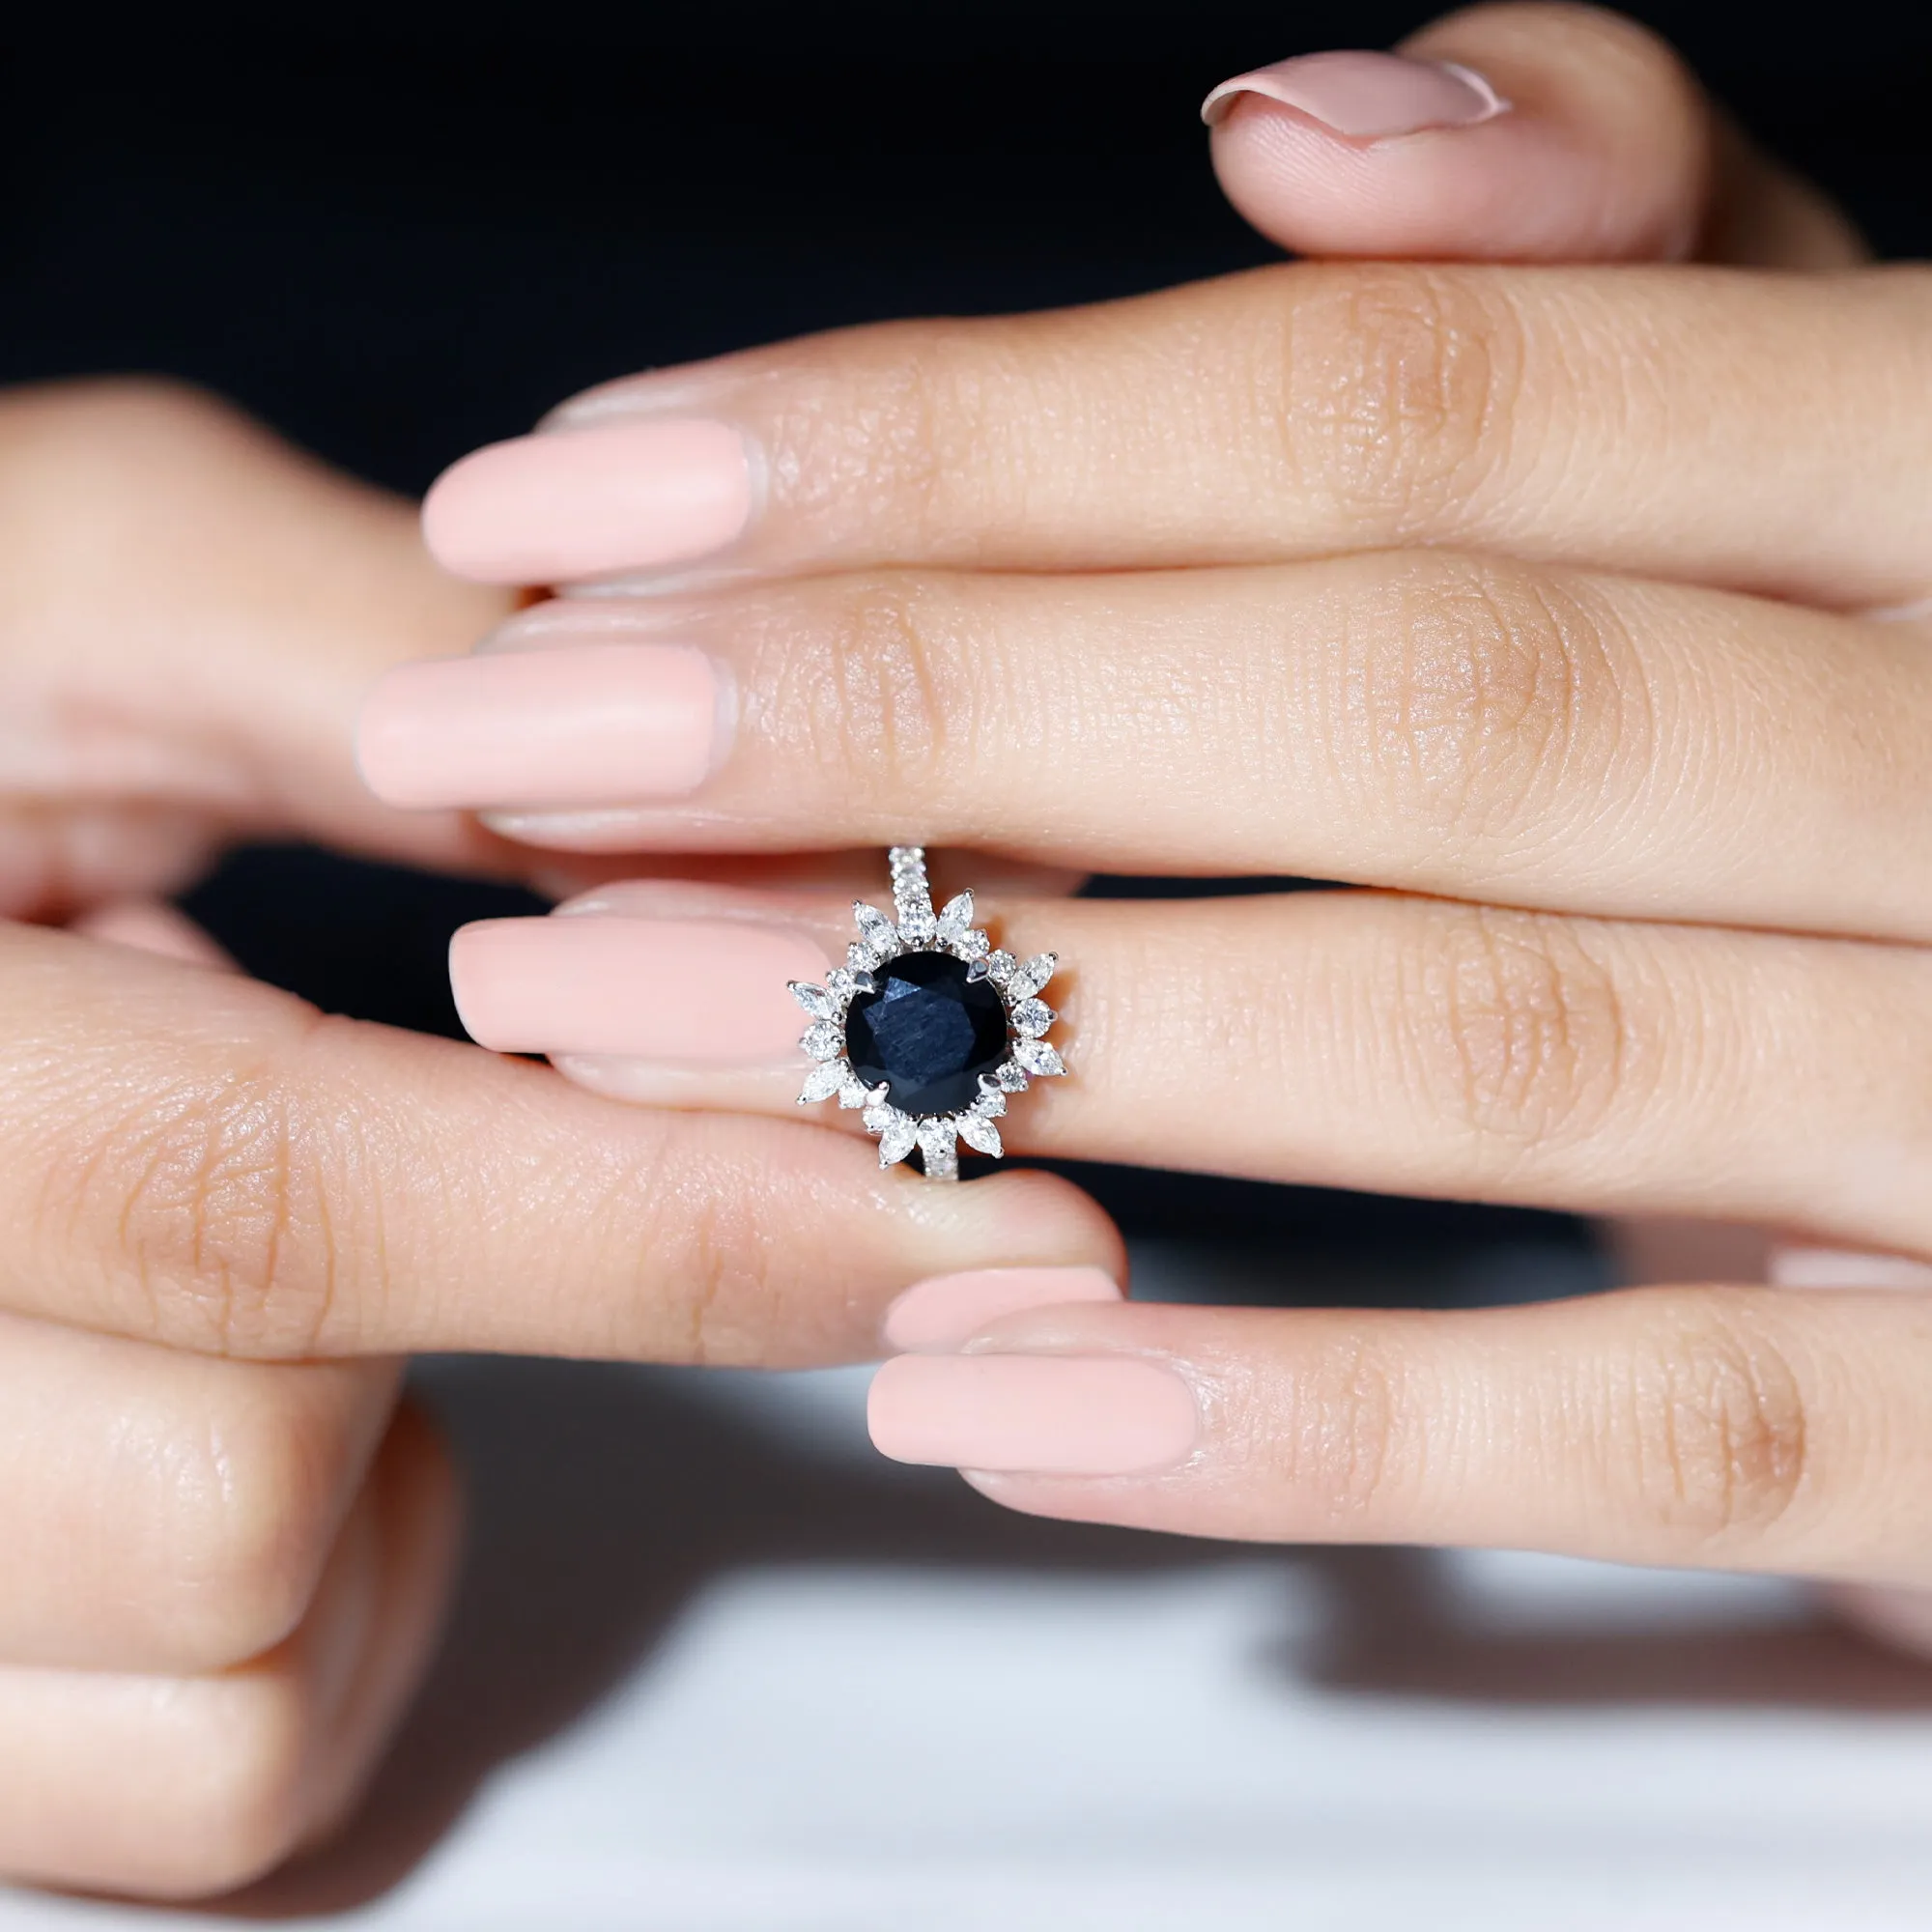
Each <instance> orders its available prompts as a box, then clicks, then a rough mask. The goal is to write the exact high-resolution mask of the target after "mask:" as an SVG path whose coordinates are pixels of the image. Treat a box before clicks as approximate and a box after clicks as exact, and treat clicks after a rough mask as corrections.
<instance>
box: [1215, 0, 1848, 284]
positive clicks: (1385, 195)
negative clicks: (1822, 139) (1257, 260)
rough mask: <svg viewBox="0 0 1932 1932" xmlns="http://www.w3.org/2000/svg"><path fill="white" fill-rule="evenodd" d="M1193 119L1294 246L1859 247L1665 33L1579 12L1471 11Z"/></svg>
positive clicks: (1795, 252) (1261, 222) (1801, 253)
mask: <svg viewBox="0 0 1932 1932" xmlns="http://www.w3.org/2000/svg"><path fill="white" fill-rule="evenodd" d="M1202 114H1203V118H1204V119H1205V120H1207V122H1208V125H1209V126H1210V127H1211V128H1213V137H1212V139H1213V156H1214V168H1215V172H1216V173H1217V174H1218V176H1219V177H1220V181H1221V185H1222V187H1223V188H1224V189H1225V190H1226V192H1227V194H1228V197H1229V199H1230V200H1231V201H1232V202H1233V203H1234V204H1235V206H1236V208H1237V209H1238V210H1239V211H1240V213H1242V214H1243V215H1245V216H1246V217H1247V219H1248V220H1249V221H1251V222H1253V223H1254V225H1255V226H1256V227H1257V228H1259V229H1260V230H1261V231H1262V233H1263V234H1264V235H1265V236H1267V237H1268V238H1269V239H1270V240H1271V241H1279V242H1280V243H1281V244H1282V245H1283V246H1284V247H1286V248H1290V249H1293V250H1294V251H1295V252H1297V253H1300V254H1309V255H1328V256H1336V255H1359V256H1408V257H1423V258H1433V259H1450V260H1478V261H1524V262H1538V261H1540V262H1558V261H1564V262H1616V261H1677V260H1683V259H1688V258H1690V257H1692V256H1701V257H1703V258H1704V259H1707V260H1715V261H1726V262H1732V263H1737V264H1740V265H1750V266H1772V265H1776V266H1778V267H1782V268H1795V269H1816V270H1825V269H1836V268H1845V267H1849V266H1851V265H1853V264H1855V263H1857V262H1858V261H1860V260H1861V259H1862V257H1863V253H1864V251H1863V247H1862V244H1861V241H1860V240H1859V238H1858V235H1857V233H1856V231H1855V230H1854V229H1853V228H1852V226H1851V224H1850V223H1849V222H1848V221H1847V220H1846V219H1845V217H1844V216H1843V215H1842V214H1841V213H1838V211H1837V210H1836V209H1835V208H1833V206H1832V204H1831V203H1830V202H1829V201H1828V200H1827V199H1826V197H1825V196H1824V195H1823V194H1822V193H1820V192H1819V191H1818V190H1817V189H1816V188H1814V187H1812V186H1811V185H1809V184H1808V183H1805V182H1804V181H1802V180H1800V179H1799V178H1798V177H1797V176H1795V175H1793V174H1791V173H1790V172H1789V171H1788V170H1786V169H1784V168H1782V167H1781V166H1779V165H1778V164H1777V163H1776V162H1774V161H1772V160H1770V159H1769V158H1768V157H1766V156H1762V155H1760V154H1758V153H1757V152H1756V150H1755V149H1753V148H1752V147H1751V146H1750V145H1749V144H1748V142H1747V141H1746V139H1745V138H1744V136H1743V135H1742V134H1741V133H1740V132H1739V131H1738V130H1737V129H1736V128H1733V127H1732V126H1731V124H1730V123H1729V122H1728V121H1727V120H1726V119H1725V118H1724V116H1723V115H1722V113H1721V111H1720V110H1719V108H1717V107H1716V106H1715V105H1714V103H1713V102H1712V101H1711V99H1709V97H1708V96H1706V95H1705V94H1704V92H1703V91H1702V89H1701V88H1700V87H1699V86H1698V85H1697V82H1696V80H1695V78H1694V77H1693V76H1692V75H1691V74H1690V72H1689V71H1688V70H1687V69H1686V68H1685V66H1684V64H1683V63H1682V61H1680V60H1679V59H1678V57H1677V55H1676V54H1675V53H1674V52H1673V51H1672V50H1671V49H1670V48H1669V47H1668V46H1666V45H1665V44H1664V43H1663V42H1662V41H1661V40H1659V39H1658V38H1657V36H1656V35H1654V34H1652V33H1650V32H1648V31H1647V30H1646V29H1645V28H1643V27H1640V26H1638V25H1637V24H1636V23H1635V22H1634V21H1632V20H1628V19H1625V18H1624V17H1623V16H1622V15H1620V14H1609V13H1605V12H1602V11H1600V10H1599V9H1597V8H1594V7H1577V6H1563V5H1541V4H1539V5H1508V6H1484V7H1475V8H1471V9H1469V10H1468V11H1466V12H1464V13H1459V14H1450V15H1449V16H1448V17H1446V18H1444V19H1441V20H1438V21H1435V23H1434V24H1432V25H1431V26H1429V27H1426V28H1424V29H1423V31H1422V32H1421V33H1419V34H1417V35H1415V36H1414V37H1412V38H1411V39H1410V40H1408V41H1406V42H1405V43H1403V45H1402V47H1401V49H1400V50H1399V51H1398V52H1396V53H1392V54H1384V53H1356V52H1342V53H1319V54H1308V55H1303V56H1302V57H1300V58H1299V59H1295V60H1286V61H1280V62H1277V63H1276V64H1275V65H1274V66H1272V67H1265V68H1260V69H1257V70H1255V71H1253V72H1251V73H1245V74H1240V75H1237V76H1236V78H1234V79H1232V80H1228V81H1224V82H1223V83H1222V84H1221V85H1220V86H1219V87H1217V88H1216V89H1215V90H1214V91H1213V93H1211V94H1210V95H1209V96H1208V100H1207V103H1206V105H1205V106H1204V107H1203V109H1202Z"/></svg>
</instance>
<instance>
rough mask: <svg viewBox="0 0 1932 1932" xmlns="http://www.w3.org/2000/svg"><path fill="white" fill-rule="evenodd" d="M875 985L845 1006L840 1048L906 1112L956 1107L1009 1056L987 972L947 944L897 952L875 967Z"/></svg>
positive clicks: (967, 1102)
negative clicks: (981, 975) (970, 969)
mask: <svg viewBox="0 0 1932 1932" xmlns="http://www.w3.org/2000/svg"><path fill="white" fill-rule="evenodd" d="M872 978H873V980H876V981H877V983H878V990H877V991H876V992H873V993H859V994H857V995H855V996H854V998H853V1000H852V1004H851V1005H850V1006H849V1007H847V1008H846V1009H845V1052H846V1056H847V1058H848V1059H850V1061H851V1063H852V1071H853V1072H854V1073H856V1074H857V1075H858V1076H859V1078H860V1079H861V1080H863V1081H864V1082H865V1083H866V1085H867V1087H876V1086H877V1085H878V1084H879V1082H880V1081H882V1080H883V1081H884V1082H885V1083H886V1086H887V1087H888V1088H889V1089H890V1090H891V1093H890V1095H889V1097H890V1098H891V1100H892V1103H893V1105H894V1106H895V1107H897V1108H898V1109H899V1110H900V1111H901V1112H902V1113H907V1114H956V1113H958V1112H959V1111H960V1110H961V1109H962V1108H966V1107H970V1106H971V1105H972V1104H973V1102H974V1101H975V1100H976V1099H978V1098H979V1096H980V1074H982V1073H990V1072H992V1070H993V1069H994V1067H996V1066H998V1065H1000V1063H1001V1062H1002V1061H1004V1060H1005V1059H1006V1057H1007V1009H1006V1008H1005V1006H1003V1005H1002V1004H1001V1001H1000V995H999V992H998V990H997V989H996V988H995V986H994V985H993V982H992V981H991V980H968V979H967V977H966V962H965V961H964V960H963V959H955V958H953V957H952V954H951V953H950V952H902V953H900V954H899V956H898V957H897V958H896V959H895V960H893V961H892V963H891V964H890V965H886V966H878V967H874V968H873V970H872Z"/></svg>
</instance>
